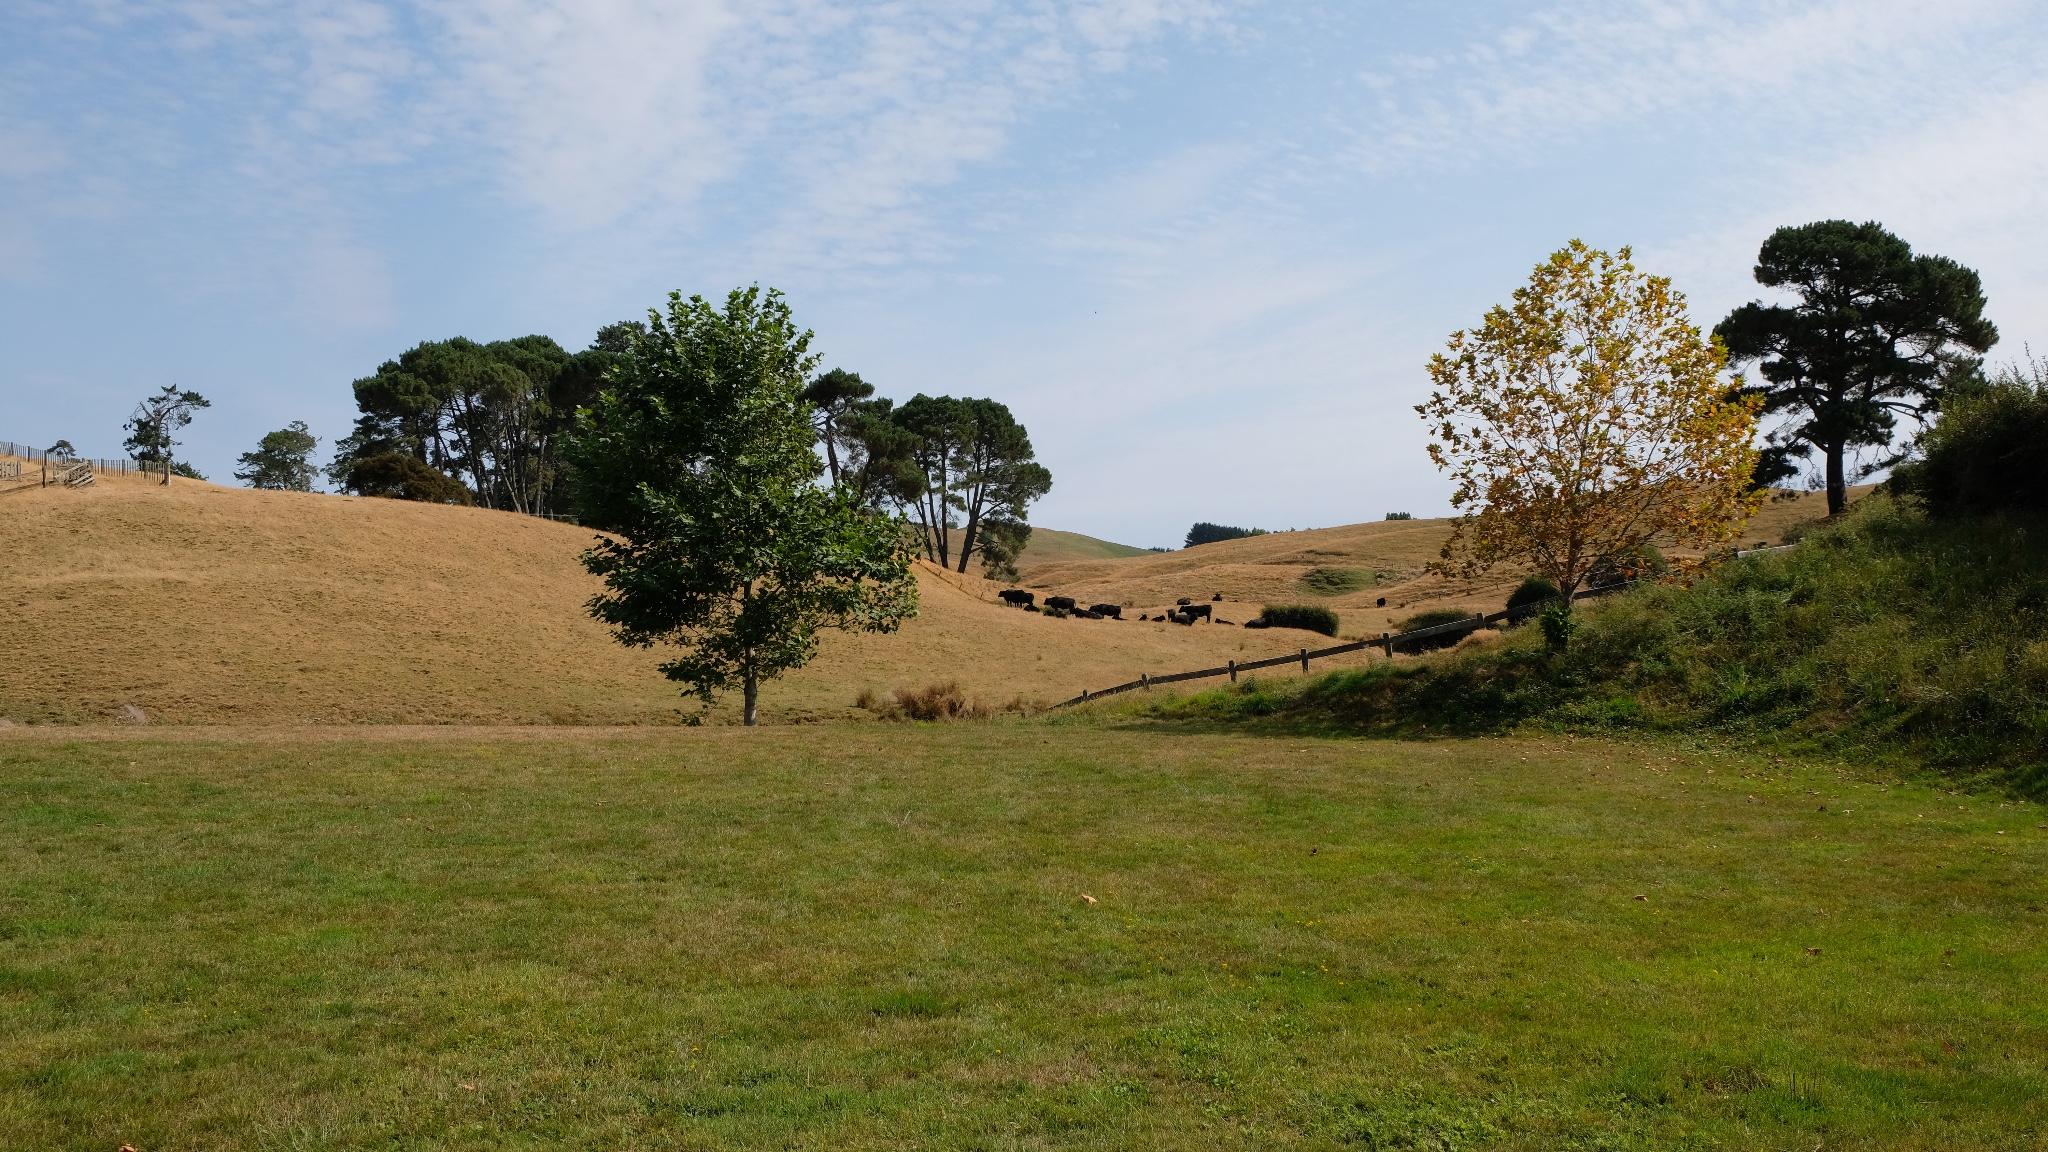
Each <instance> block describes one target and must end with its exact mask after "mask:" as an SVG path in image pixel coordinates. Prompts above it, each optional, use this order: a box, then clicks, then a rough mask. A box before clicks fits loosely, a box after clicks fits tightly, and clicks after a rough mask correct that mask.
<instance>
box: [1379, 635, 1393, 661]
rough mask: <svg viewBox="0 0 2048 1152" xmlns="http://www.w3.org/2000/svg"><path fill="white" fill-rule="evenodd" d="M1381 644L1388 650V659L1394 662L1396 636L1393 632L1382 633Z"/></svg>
mask: <svg viewBox="0 0 2048 1152" xmlns="http://www.w3.org/2000/svg"><path fill="white" fill-rule="evenodd" d="M1380 644H1381V645H1382V646H1383V647H1385V648H1386V650H1387V659H1389V660H1392V659H1393V658H1394V634H1393V633H1392V632H1382V633H1380Z"/></svg>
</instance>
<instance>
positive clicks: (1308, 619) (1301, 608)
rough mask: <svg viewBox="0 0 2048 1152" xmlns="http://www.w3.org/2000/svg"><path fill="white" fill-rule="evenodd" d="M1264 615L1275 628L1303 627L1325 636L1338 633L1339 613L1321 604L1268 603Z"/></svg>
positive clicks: (1267, 621)
mask: <svg viewBox="0 0 2048 1152" xmlns="http://www.w3.org/2000/svg"><path fill="white" fill-rule="evenodd" d="M1263 616H1264V618H1265V621H1266V623H1268V624H1270V625H1272V626H1273V627H1275V628H1301V629H1304V630H1306V631H1309V632H1321V633H1322V634H1323V635H1325V636H1335V635H1336V634H1337V614H1336V613H1335V612H1332V611H1330V610H1329V609H1328V608H1324V607H1322V606H1321V605H1319V604H1268V605H1266V610H1265V612H1264V613H1263Z"/></svg>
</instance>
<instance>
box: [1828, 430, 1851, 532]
mask: <svg viewBox="0 0 2048 1152" xmlns="http://www.w3.org/2000/svg"><path fill="white" fill-rule="evenodd" d="M1843 450H1844V446H1843V445H1840V444H1830V445H1828V446H1827V454H1828V515H1830V516H1840V515H1841V514H1842V510H1843V509H1845V508H1847V507H1848V506H1849V485H1848V482H1847V480H1845V479H1844V478H1843V475H1842V453H1843Z"/></svg>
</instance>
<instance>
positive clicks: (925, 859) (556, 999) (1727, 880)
mask: <svg viewBox="0 0 2048 1152" xmlns="http://www.w3.org/2000/svg"><path fill="white" fill-rule="evenodd" d="M2039 823H2041V821H2040V818H2039V815H2038V813H2037V812H2036V811H2035V810H2034V809H2032V808H2031V807H2022V806H2008V805H2006V804H2000V803H1996V802H1992V801H1986V800H1981V799H1977V798H1962V797H1952V796H1945V795H1941V794H1939V793H1937V792H1933V791H1930V790H1928V789H1925V788H1919V787H1913V786H1896V787H1890V788H1886V787H1885V786H1882V785H1879V784H1873V783H1865V782H1859V781H1857V780H1855V779H1853V778H1851V777H1848V776H1846V775H1843V774H1841V773H1839V772H1837V771H1835V770H1831V769H1827V768H1817V767H1810V766H1798V765H1786V764H1773V763H1770V762H1768V761H1763V760H1747V759H1743V758H1740V757H1736V756H1731V755H1727V754H1722V753H1716V752H1714V751H1712V750H1711V749H1704V750H1703V749H1684V748H1679V747H1676V746H1673V747H1667V748H1662V749H1658V748H1652V747H1644V746H1640V745H1629V746H1623V745H1613V744H1605V743H1600V742H1594V741H1581V742H1576V743H1573V742H1568V741H1564V740H1554V741H1548V742H1542V741H1529V740H1522V741H1465V742H1456V743H1442V744H1412V743H1409V744H1402V743H1388V742H1364V743H1361V742H1357V741H1342V742H1339V741H1324V740H1318V739H1313V738H1307V737H1293V738H1286V739H1276V738H1255V737H1249V736H1244V735H1202V734H1199V733H1196V732H1192V731H1187V730H1177V731H1171V732H1167V733H1160V732H1148V731H1129V732H1118V731H1105V730H1102V729H1100V728H1095V727H1089V726H1085V725H1070V726H1053V725H1047V724H1044V723H1034V724H1018V725H1003V726H986V725H961V726H952V727H942V728H931V727H922V728H920V727H912V728H886V729H885V728H875V727H870V728H849V727H844V726H837V727H833V728H829V729H827V728H789V729H781V730H763V731H759V732H752V733H745V732H739V731H734V730H724V731H703V732H676V731H668V732H655V731H642V732H640V733H637V734H636V733H620V732H612V733H606V734H592V733H575V732H566V731H562V732H557V731H546V730H534V729H529V730H525V731H524V732H518V731H503V730H500V731H489V730H453V731H446V732H444V733H442V734H438V735H437V734H426V733H420V734H413V735H410V736H408V735H404V734H400V733H392V734H389V735H381V736H379V735H367V734H364V733H363V732H361V731H360V730H358V731H356V732H339V733H325V734H290V733H283V732H275V731H272V732H270V733H267V734H266V733H261V732H257V733H249V734H244V735H239V736H237V735H228V734H201V733H186V734H177V733H165V734H161V735H155V736H144V735H142V734H136V735H134V736H117V735H115V734H112V733H104V734H101V735H99V736H83V737H82V736H80V735H78V734H75V733H72V734H66V733H63V732H56V731H21V730H18V731H15V732H12V733H6V734H0V830H4V831H0V862H4V863H0V1147H8V1148H81V1149H92V1148H112V1147H115V1146H117V1145H118V1144H120V1143H123V1142H127V1143H132V1144H134V1145H135V1146H136V1147H138V1148H143V1149H168V1148H202V1147H203V1148H210V1149H241V1148H249V1149H254V1148H280V1147H290V1148H302V1149H332V1148H373V1147H374V1148H389V1147H407V1148H421V1149H467V1148H478V1149H483V1148H489V1149H504V1148H540V1147H546V1148H591V1149H597V1148H603V1149H634V1148H667V1147H690V1148H724V1147H730V1148H761V1147H798V1146H802V1147H833V1148H899V1147H946V1148H959V1147H986V1148H996V1147H1001V1148H1039V1147H1055V1146H1057V1147H1071V1148H1130V1147H1148V1148H1191V1149H1192V1148H1201V1149H1210V1148H1218V1147H1246V1148H1334V1147H1340V1146H1342V1147H1361V1146H1362V1147H1381V1148H1453V1147H1455V1148H1461V1149H1462V1148H1479V1147H1504V1148H1525V1149H1557V1148H1602V1149H1634V1148H1657V1149H1668V1148H1693V1147H1698V1148H1706V1147H1723V1148H1797V1149H1800V1150H1802V1152H1803V1150H1805V1149H1808V1148H1811V1147H1814V1146H1816V1144H1817V1143H1820V1144H1825V1146H1826V1147H1828V1148H1831V1149H1846V1148H1885V1149H1901V1148H1924V1149H1936V1148H1939V1149H1950V1150H1952V1149H1976V1148H1984V1149H1990V1148H2015V1147H2022V1146H2033V1142H2034V1141H2035V1140H2037V1139H2038V1138H2039V1136H2038V1134H2039V1133H2040V1132H2041V1131H2042V1130H2043V1126H2044V1123H2048V1103H2044V1101H2048V1076H2044V1073H2043V1066H2044V1065H2043V1062H2044V1059H2048V1048H2044V1045H2043V1041H2042V1037H2043V1035H2044V1027H2048V1008H2044V1007H2043V1001H2042V999H2041V998H2040V996H2039V995H2038V985H2039V974H2040V972H2041V971H2042V970H2043V968H2044V965H2048V922H2044V916H2043V913H2042V911H2041V904H2042V901H2043V899H2044V896H2048V894H2044V892H2043V891H2042V887H2043V885H2042V879H2041V878H2042V876H2043V875H2044V865H2048V832H2044V831H2042V830H2040V829H2039V828H2037V827H2036V826H2037V824H2039ZM1084 893H1085V894H1087V895H1090V896H1093V897H1095V898H1096V899H1097V901H1098V902H1097V903H1087V902H1085V901H1084V900H1083V899H1082V895H1083V894H1084ZM1639 895H1640V896H1643V897H1646V898H1645V899H1637V897H1638V896H1639Z"/></svg>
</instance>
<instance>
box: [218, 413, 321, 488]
mask: <svg viewBox="0 0 2048 1152" xmlns="http://www.w3.org/2000/svg"><path fill="white" fill-rule="evenodd" d="M319 444H320V441H319V440H318V439H316V438H315V437H314V436H313V433H312V430H311V429H309V428H307V427H306V422H305V421H304V420H294V421H292V422H291V423H290V424H287V425H285V426H284V427H282V428H280V429H278V430H277V431H275V432H270V433H266V434H265V435H264V437H263V439H261V440H259V441H257V442H256V450H255V451H254V452H244V453H242V456H241V461H240V462H241V465H242V466H241V467H240V468H239V469H237V470H236V471H235V479H237V480H240V481H242V482H243V483H245V484H247V485H248V486H249V487H251V488H269V489H274V490H277V491H282V492H311V491H312V490H313V477H314V476H315V475H317V474H318V470H317V469H315V468H314V467H313V449H314V448H316V447H318V446H319Z"/></svg>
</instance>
